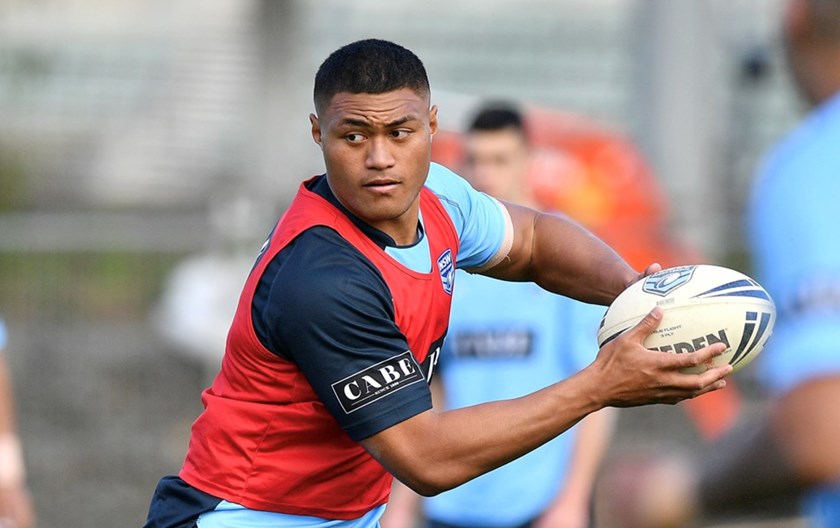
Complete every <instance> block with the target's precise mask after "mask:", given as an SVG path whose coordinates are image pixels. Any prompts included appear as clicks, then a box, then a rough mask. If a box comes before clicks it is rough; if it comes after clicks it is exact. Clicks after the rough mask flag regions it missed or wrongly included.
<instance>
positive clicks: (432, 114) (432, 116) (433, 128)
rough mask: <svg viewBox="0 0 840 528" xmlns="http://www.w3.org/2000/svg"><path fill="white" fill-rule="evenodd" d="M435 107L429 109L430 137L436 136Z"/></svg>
mask: <svg viewBox="0 0 840 528" xmlns="http://www.w3.org/2000/svg"><path fill="white" fill-rule="evenodd" d="M437 127H438V124H437V105H432V107H431V108H430V109H429V132H430V133H431V135H433V136H434V135H435V134H437Z"/></svg>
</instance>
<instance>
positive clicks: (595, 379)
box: [361, 309, 731, 495]
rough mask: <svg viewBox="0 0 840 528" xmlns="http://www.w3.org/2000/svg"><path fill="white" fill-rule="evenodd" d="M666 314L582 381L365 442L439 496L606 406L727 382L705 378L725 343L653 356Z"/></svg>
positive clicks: (418, 486) (637, 330) (424, 420)
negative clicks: (650, 338) (651, 342)
mask: <svg viewBox="0 0 840 528" xmlns="http://www.w3.org/2000/svg"><path fill="white" fill-rule="evenodd" d="M660 319H661V311H659V310H658V309H657V310H655V311H654V312H651V314H649V315H648V316H647V317H645V318H644V319H643V320H642V321H641V322H640V323H639V324H638V325H637V326H636V327H634V328H633V329H631V330H630V331H628V332H625V334H623V335H622V336H621V337H619V338H618V339H616V340H614V341H613V342H611V343H610V344H608V345H606V346H605V347H603V348H602V349H601V351H600V352H599V354H598V357H597V358H596V360H595V361H594V362H593V363H592V364H591V365H590V366H589V367H587V368H586V369H584V370H583V371H581V372H580V373H578V374H576V375H575V376H573V377H571V378H568V379H566V380H563V381H561V382H558V383H556V384H554V385H551V386H549V387H547V388H545V389H543V390H540V391H538V392H535V393H533V394H530V395H528V396H524V397H521V398H517V399H512V400H504V401H497V402H490V403H485V404H481V405H476V406H473V407H467V408H462V409H456V410H451V411H445V412H438V411H436V410H434V409H431V410H428V411H425V412H422V413H420V414H418V415H416V416H414V417H412V418H409V419H407V420H405V421H403V422H400V423H398V424H396V425H394V426H392V427H389V428H387V429H385V430H383V431H381V432H379V433H377V434H375V435H373V436H370V437H368V438H365V439H363V440H362V441H361V443H362V445H363V446H364V447H365V448H366V449H367V450H368V451H369V452H370V453H371V454H372V455H373V456H374V457H375V458H376V459H377V460H379V462H380V463H382V464H383V466H385V467H386V468H387V469H388V470H389V471H390V472H391V473H392V474H394V476H396V477H397V478H398V479H400V480H401V481H402V482H404V483H405V484H407V485H408V486H409V487H411V488H412V489H414V490H415V491H416V492H418V493H420V494H421V495H435V494H437V493H440V492H442V491H445V490H448V489H451V488H453V487H455V486H458V485H460V484H463V483H464V482H467V481H468V480H471V479H473V478H475V477H477V476H479V475H482V474H484V473H486V472H488V471H491V470H493V469H495V468H497V467H499V466H501V465H503V464H505V463H507V462H510V461H511V460H514V459H516V458H518V457H520V456H522V455H524V454H526V453H528V452H530V451H532V450H534V449H536V448H537V447H539V446H541V445H542V444H544V443H546V442H548V441H549V440H551V439H552V438H554V437H556V436H557V435H559V434H561V433H563V432H564V431H566V430H567V429H569V428H570V427H572V426H573V425H575V424H576V423H577V422H578V421H580V420H581V419H582V418H583V417H584V416H586V415H588V414H590V413H592V412H594V411H597V410H599V409H601V408H603V407H608V406H616V407H624V406H635V405H644V404H651V403H671V404H672V403H677V402H679V401H682V400H684V399H686V398H692V397H695V396H698V395H700V394H704V393H706V392H709V391H712V390H716V389H719V388H721V387H723V386H724V385H725V382H724V381H723V378H724V377H725V376H726V375H727V374H729V373H730V372H731V367H729V366H728V365H726V366H723V367H719V368H715V369H712V370H708V371H706V372H705V373H703V374H699V375H686V374H682V373H680V372H679V371H680V369H683V368H686V367H689V366H695V365H700V364H703V363H705V362H706V361H708V360H709V359H711V358H712V357H713V356H715V355H719V354H720V353H721V352H722V349H723V345H721V344H718V345H715V346H710V347H707V348H705V349H702V350H701V351H698V352H697V353H694V354H683V355H679V356H674V355H668V354H659V353H654V352H651V351H649V350H647V349H646V348H644V346H643V345H642V341H643V340H644V338H645V337H647V335H649V334H650V333H651V332H652V331H653V330H654V329H655V328H656V326H657V325H658V323H659V320H660Z"/></svg>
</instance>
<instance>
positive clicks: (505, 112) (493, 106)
mask: <svg viewBox="0 0 840 528" xmlns="http://www.w3.org/2000/svg"><path fill="white" fill-rule="evenodd" d="M506 128H511V129H513V130H515V131H517V132H520V133H522V134H523V135H525V125H524V123H523V120H522V112H520V111H519V109H518V108H516V107H515V106H514V105H512V104H510V103H488V104H485V105H483V106H482V107H481V108H480V109H479V110H478V112H477V113H476V114H475V117H473V119H472V121H471V122H470V126H469V128H467V131H468V132H495V131H498V130H504V129H506Z"/></svg>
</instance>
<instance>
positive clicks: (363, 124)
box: [339, 115, 418, 128]
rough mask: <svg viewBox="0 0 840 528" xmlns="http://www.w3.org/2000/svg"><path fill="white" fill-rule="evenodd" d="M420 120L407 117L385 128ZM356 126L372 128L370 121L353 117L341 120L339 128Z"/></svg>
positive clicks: (396, 120)
mask: <svg viewBox="0 0 840 528" xmlns="http://www.w3.org/2000/svg"><path fill="white" fill-rule="evenodd" d="M417 119H418V118H417V117H416V116H413V115H406V116H403V117H401V118H399V119H395V120H393V121H391V122H390V123H386V124H385V128H393V127H397V126H400V125H402V124H405V123H407V122H409V121H415V120H417ZM348 125H349V126H355V127H369V126H371V123H370V121H366V120H364V119H353V118H352V117H347V118H344V119H342V120H341V122H340V123H339V126H348Z"/></svg>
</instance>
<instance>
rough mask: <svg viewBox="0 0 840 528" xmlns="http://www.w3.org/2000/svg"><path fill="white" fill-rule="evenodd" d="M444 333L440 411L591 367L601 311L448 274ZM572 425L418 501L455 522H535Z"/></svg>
mask: <svg viewBox="0 0 840 528" xmlns="http://www.w3.org/2000/svg"><path fill="white" fill-rule="evenodd" d="M455 282H456V284H457V288H456V289H455V293H454V296H453V300H452V316H451V319H450V327H449V335H448V337H447V341H446V343H445V345H444V350H443V353H442V355H441V359H440V362H439V364H438V369H439V370H438V375H439V376H440V379H441V380H442V382H443V384H444V391H445V394H446V403H447V407H450V408H459V407H465V406H470V405H476V404H479V403H483V402H487V401H493V400H502V399H509V398H517V397H520V396H524V395H526V394H529V393H532V392H534V391H536V390H539V389H541V388H544V387H546V386H548V385H550V384H552V383H555V382H557V381H560V380H561V379H564V378H567V377H569V376H571V375H572V374H574V373H575V372H577V371H579V370H581V369H582V368H584V367H585V366H587V365H588V364H590V363H591V362H592V360H593V359H594V358H595V355H596V353H597V351H598V346H597V344H596V340H595V335H596V332H597V329H598V324H599V322H600V319H601V316H602V315H603V314H604V310H605V308H604V307H602V306H594V305H588V304H583V303H580V302H577V301H572V300H570V299H567V298H564V297H560V296H558V295H553V294H551V293H548V292H546V291H545V290H543V289H541V288H540V287H539V286H537V285H535V284H533V283H513V282H504V281H498V280H494V279H490V278H487V277H483V276H481V275H470V274H468V273H465V272H458V274H457V278H456V281H455ZM575 438H576V435H575V431H574V429H573V430H571V431H569V432H567V433H565V434H562V435H560V436H559V437H557V438H556V439H555V440H553V441H551V442H549V443H548V444H546V445H544V446H542V447H540V448H539V449H537V450H535V451H533V452H531V453H529V454H527V455H525V456H524V457H522V458H520V459H518V460H515V461H514V462H511V463H510V464H507V465H505V466H502V467H500V468H498V469H496V470H495V471H492V472H490V473H488V474H486V475H483V476H480V477H478V478H476V479H474V480H472V481H470V482H467V483H466V484H464V485H462V486H460V487H458V488H455V489H453V490H451V491H448V492H445V493H442V494H440V495H438V496H436V497H432V498H431V499H427V500H426V502H425V511H426V514H427V516H428V517H429V518H430V519H433V520H435V521H438V522H444V523H448V524H455V525H461V526H482V527H494V526H515V525H519V524H522V523H524V522H527V521H529V520H531V519H533V518H534V517H536V516H538V515H539V514H540V513H541V512H542V511H543V510H544V509H545V508H546V506H547V505H548V504H549V503H550V502H551V501H552V499H554V498H555V497H556V496H557V494H558V491H559V490H560V488H561V487H562V486H563V484H564V479H565V475H566V473H567V471H568V466H569V460H570V457H571V451H572V445H573V443H574V440H575Z"/></svg>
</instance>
